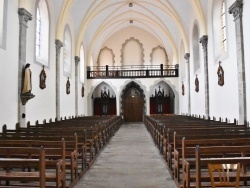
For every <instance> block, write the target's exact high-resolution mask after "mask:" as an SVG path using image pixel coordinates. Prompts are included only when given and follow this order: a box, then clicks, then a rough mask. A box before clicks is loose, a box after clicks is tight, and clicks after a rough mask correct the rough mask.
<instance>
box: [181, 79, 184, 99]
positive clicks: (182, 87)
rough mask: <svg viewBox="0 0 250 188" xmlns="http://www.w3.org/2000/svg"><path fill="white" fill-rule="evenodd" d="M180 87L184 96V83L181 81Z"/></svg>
mask: <svg viewBox="0 0 250 188" xmlns="http://www.w3.org/2000/svg"><path fill="white" fill-rule="evenodd" d="M181 89H182V95H183V96H184V95H185V86H184V83H183V82H182V86H181Z"/></svg>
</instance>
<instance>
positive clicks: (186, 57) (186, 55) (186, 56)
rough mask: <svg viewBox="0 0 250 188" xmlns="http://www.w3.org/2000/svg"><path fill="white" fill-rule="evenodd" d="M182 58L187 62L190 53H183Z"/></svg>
mask: <svg viewBox="0 0 250 188" xmlns="http://www.w3.org/2000/svg"><path fill="white" fill-rule="evenodd" d="M184 58H185V59H186V60H187V61H189V58H190V53H185V55H184Z"/></svg>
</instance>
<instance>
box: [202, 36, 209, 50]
mask: <svg viewBox="0 0 250 188" xmlns="http://www.w3.org/2000/svg"><path fill="white" fill-rule="evenodd" d="M207 42H208V36H207V35H203V36H202V37H201V38H200V43H201V44H202V47H203V49H207Z"/></svg>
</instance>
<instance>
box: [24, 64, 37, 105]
mask: <svg viewBox="0 0 250 188" xmlns="http://www.w3.org/2000/svg"><path fill="white" fill-rule="evenodd" d="M31 90H32V79H31V70H30V64H29V63H27V64H26V65H25V67H24V71H23V82H22V93H21V100H22V104H23V105H25V104H26V103H27V101H28V100H30V99H32V98H34V97H35V95H33V94H32V93H31Z"/></svg>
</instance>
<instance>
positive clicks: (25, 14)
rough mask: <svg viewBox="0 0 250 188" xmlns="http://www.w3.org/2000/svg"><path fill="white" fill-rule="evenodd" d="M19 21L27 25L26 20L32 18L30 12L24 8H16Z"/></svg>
mask: <svg viewBox="0 0 250 188" xmlns="http://www.w3.org/2000/svg"><path fill="white" fill-rule="evenodd" d="M18 14H19V22H20V23H22V24H25V25H26V26H27V22H28V21H29V20H32V14H30V13H29V12H28V11H27V10H26V9H25V8H19V9H18Z"/></svg>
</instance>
